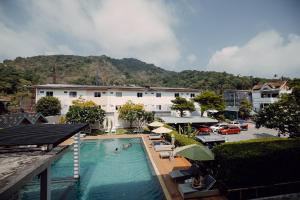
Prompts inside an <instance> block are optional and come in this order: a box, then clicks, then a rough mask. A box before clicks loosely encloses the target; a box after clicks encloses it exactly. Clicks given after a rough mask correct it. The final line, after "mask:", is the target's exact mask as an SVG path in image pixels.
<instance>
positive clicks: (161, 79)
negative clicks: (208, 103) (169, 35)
mask: <svg viewBox="0 0 300 200" xmlns="http://www.w3.org/2000/svg"><path fill="white" fill-rule="evenodd" d="M265 80H266V79H261V78H253V77H248V76H235V75H232V74H228V73H226V72H213V71H209V72H207V71H196V70H185V71H181V72H174V71H168V70H165V69H162V68H160V67H157V66H155V65H153V64H148V63H145V62H142V61H140V60H137V59H134V58H123V59H114V58H110V57H107V56H86V57H84V56H73V55H51V56H34V57H28V58H21V57H17V58H16V59H14V60H4V61H3V63H0V91H1V93H2V95H3V94H14V93H16V92H19V91H20V90H23V88H24V86H27V85H34V84H45V83H71V84H88V85H93V84H96V83H98V82H99V83H100V84H101V85H140V86H145V85H149V86H166V87H190V88H197V89H211V90H214V91H217V92H219V93H222V91H223V90H224V89H251V88H252V86H253V85H254V84H256V83H258V82H259V81H265Z"/></svg>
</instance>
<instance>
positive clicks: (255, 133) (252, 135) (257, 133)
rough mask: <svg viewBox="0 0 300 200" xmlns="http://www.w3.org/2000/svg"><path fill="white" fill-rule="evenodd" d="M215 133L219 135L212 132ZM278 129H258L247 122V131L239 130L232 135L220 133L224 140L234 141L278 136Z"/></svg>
mask: <svg viewBox="0 0 300 200" xmlns="http://www.w3.org/2000/svg"><path fill="white" fill-rule="evenodd" d="M213 134H216V135H219V136H221V135H220V134H217V133H213ZM277 134H278V131H277V130H274V129H268V128H264V127H261V128H259V129H257V128H255V125H254V124H249V126H248V130H247V131H241V133H239V134H232V135H222V136H224V137H225V140H226V142H236V141H242V140H250V139H257V138H266V137H273V138H274V137H278V136H277Z"/></svg>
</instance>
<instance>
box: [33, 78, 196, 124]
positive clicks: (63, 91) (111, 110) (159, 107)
mask: <svg viewBox="0 0 300 200" xmlns="http://www.w3.org/2000/svg"><path fill="white" fill-rule="evenodd" d="M199 93H200V90H196V89H189V88H167V87H136V86H87V85H66V84H46V85H37V86H35V95H36V102H37V101H38V100H39V99H40V98H42V97H45V96H54V97H57V98H58V99H59V100H60V102H61V106H62V110H61V114H62V115H64V114H66V113H67V112H68V110H69V107H70V106H71V105H72V101H74V100H76V99H78V98H82V99H84V100H91V101H93V102H95V103H96V104H97V105H100V106H101V108H102V109H103V110H104V111H105V112H106V116H107V119H109V120H110V121H111V122H112V123H113V128H118V127H123V126H124V122H122V121H121V120H119V119H118V109H119V108H120V106H122V105H124V104H125V103H126V102H128V101H132V102H133V103H139V104H143V105H144V108H145V110H146V111H151V112H154V113H155V115H156V116H171V115H176V112H174V111H171V106H172V102H171V100H173V99H175V97H177V96H180V97H183V98H186V99H191V98H193V97H195V96H196V95H198V94H199ZM195 106H196V112H200V109H199V106H198V105H197V104H195Z"/></svg>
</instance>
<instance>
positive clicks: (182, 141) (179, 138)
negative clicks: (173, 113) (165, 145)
mask: <svg viewBox="0 0 300 200" xmlns="http://www.w3.org/2000/svg"><path fill="white" fill-rule="evenodd" d="M165 127H166V128H169V129H172V130H173V131H172V132H170V133H168V134H165V139H166V140H168V141H171V136H172V134H174V136H175V145H176V146H185V145H190V144H199V145H202V144H201V143H200V142H198V141H196V140H194V139H193V138H189V137H187V135H183V134H179V133H178V132H177V131H176V130H174V129H173V128H172V127H171V126H168V125H165Z"/></svg>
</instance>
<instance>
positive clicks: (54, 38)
mask: <svg viewBox="0 0 300 200" xmlns="http://www.w3.org/2000/svg"><path fill="white" fill-rule="evenodd" d="M20 7H21V8H22V10H21V11H22V12H26V15H28V19H26V22H24V21H23V19H15V20H13V21H12V20H11V19H10V20H7V19H8V17H3V14H2V20H1V21H2V23H0V43H1V46H0V55H1V59H3V58H7V57H8V58H13V57H16V56H33V55H37V54H55V53H57V54H72V53H74V54H79V55H101V54H107V55H108V56H112V57H135V58H139V59H142V60H144V61H147V62H151V63H155V64H157V65H172V64H174V63H176V62H177V61H178V60H179V58H180V56H181V52H180V48H179V42H178V39H177V38H176V36H175V33H174V30H173V29H174V26H175V25H176V20H175V19H176V18H175V16H174V15H173V12H172V11H171V9H169V8H168V6H167V5H166V3H165V2H164V1H150V0H127V1H123V0H102V1H96V0H90V1H80V0H63V1H56V0H52V1H50V0H49V1H34V0H32V1H26V2H25V1H24V2H23V5H22V6H20ZM0 18H1V15H0ZM20 27H21V28H20Z"/></svg>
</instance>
